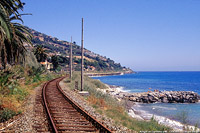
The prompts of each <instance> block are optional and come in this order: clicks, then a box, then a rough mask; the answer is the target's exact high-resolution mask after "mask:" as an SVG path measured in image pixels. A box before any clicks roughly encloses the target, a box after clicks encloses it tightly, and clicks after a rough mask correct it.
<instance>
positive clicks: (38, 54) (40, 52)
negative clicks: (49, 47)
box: [34, 45, 47, 62]
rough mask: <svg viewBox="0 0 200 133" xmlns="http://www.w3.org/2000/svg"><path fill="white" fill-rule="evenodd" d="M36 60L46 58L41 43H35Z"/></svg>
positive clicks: (39, 60) (41, 60)
mask: <svg viewBox="0 0 200 133" xmlns="http://www.w3.org/2000/svg"><path fill="white" fill-rule="evenodd" d="M34 54H35V56H36V58H37V61H38V62H44V61H45V60H46V59H47V54H46V50H45V49H44V47H43V46H42V45H37V46H36V49H35V52H34Z"/></svg>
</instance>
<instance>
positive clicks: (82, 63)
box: [81, 18, 84, 91]
mask: <svg viewBox="0 0 200 133" xmlns="http://www.w3.org/2000/svg"><path fill="white" fill-rule="evenodd" d="M83 56H84V49H83V18H82V33H81V91H83V88H84V81H83V69H84V62H83V58H84V57H83Z"/></svg>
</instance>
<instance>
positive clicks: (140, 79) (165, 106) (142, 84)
mask: <svg viewBox="0 0 200 133" xmlns="http://www.w3.org/2000/svg"><path fill="white" fill-rule="evenodd" d="M93 78H94V79H99V80H101V81H102V82H104V83H106V84H109V85H117V86H122V87H124V90H125V91H129V92H147V91H149V88H151V90H154V89H158V90H160V91H164V90H166V91H194V92H196V93H198V94H200V72H139V73H136V74H126V75H117V76H104V77H93ZM138 109H142V110H145V111H147V112H148V113H151V114H156V115H160V116H165V117H168V118H171V119H175V120H178V121H181V120H180V118H179V117H178V116H179V115H180V114H181V112H185V114H186V115H188V118H187V122H188V123H189V124H193V125H194V124H198V123H199V124H200V103H195V104H177V103H173V104H172V103H154V104H141V106H139V107H138Z"/></svg>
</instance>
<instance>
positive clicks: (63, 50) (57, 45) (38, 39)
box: [29, 28, 132, 73]
mask: <svg viewBox="0 0 200 133" xmlns="http://www.w3.org/2000/svg"><path fill="white" fill-rule="evenodd" d="M29 31H30V33H32V35H33V39H32V43H33V46H37V45H43V47H44V48H45V49H46V52H47V55H48V61H50V58H51V57H52V56H53V55H57V56H59V64H61V66H62V68H63V69H64V68H67V67H66V66H67V65H68V64H69V51H70V43H69V42H67V41H62V40H59V39H58V38H56V37H52V36H49V35H45V34H43V33H40V32H38V31H36V30H33V29H30V28H29ZM29 48H30V47H29ZM72 49H73V61H74V65H73V66H74V69H75V70H80V62H81V49H80V46H79V45H77V44H76V42H73V45H72ZM84 51H85V53H84V56H85V57H84V60H85V61H84V67H85V70H86V71H88V72H95V71H125V72H129V73H130V72H132V70H131V69H129V68H126V67H122V66H121V64H120V63H115V62H114V61H113V60H111V59H110V58H107V57H105V56H101V55H99V54H96V53H94V52H92V51H90V50H87V49H84Z"/></svg>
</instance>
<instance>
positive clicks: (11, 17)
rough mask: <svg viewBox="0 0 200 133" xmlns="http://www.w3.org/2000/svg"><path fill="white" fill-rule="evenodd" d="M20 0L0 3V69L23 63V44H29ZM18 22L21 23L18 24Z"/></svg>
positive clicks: (29, 38)
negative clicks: (20, 11) (8, 65)
mask: <svg viewBox="0 0 200 133" xmlns="http://www.w3.org/2000/svg"><path fill="white" fill-rule="evenodd" d="M23 6H24V3H22V2H21V0H1V1H0V68H1V67H3V68H4V69H5V68H6V65H7V64H10V65H14V64H16V63H19V62H20V61H24V59H25V56H24V55H25V52H26V49H25V47H24V43H27V44H31V38H32V36H31V34H30V33H29V32H28V29H27V28H26V27H24V26H23V25H22V24H21V23H23V20H22V17H21V16H22V15H26V14H20V13H19V12H18V11H19V10H22V9H23ZM18 21H20V22H21V23H18Z"/></svg>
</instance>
